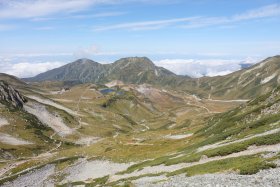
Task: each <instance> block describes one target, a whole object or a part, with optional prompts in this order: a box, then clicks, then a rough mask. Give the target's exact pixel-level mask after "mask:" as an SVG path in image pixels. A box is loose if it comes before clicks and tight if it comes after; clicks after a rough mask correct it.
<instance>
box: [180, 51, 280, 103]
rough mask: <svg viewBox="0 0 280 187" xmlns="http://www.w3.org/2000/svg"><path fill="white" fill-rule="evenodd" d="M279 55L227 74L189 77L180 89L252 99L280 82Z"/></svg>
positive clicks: (206, 95)
mask: <svg viewBox="0 0 280 187" xmlns="http://www.w3.org/2000/svg"><path fill="white" fill-rule="evenodd" d="M279 77H280V56H275V57H271V58H267V59H266V60H264V61H262V62H260V63H258V64H256V65H254V66H252V67H250V68H248V69H243V70H240V71H237V72H234V73H231V74H229V75H225V76H217V77H203V78H198V79H189V80H186V81H185V82H184V83H183V84H181V85H180V86H181V89H183V90H185V91H188V92H191V93H194V94H198V95H199V96H201V97H206V98H212V99H252V98H255V97H257V96H260V95H262V94H265V93H268V92H269V91H271V90H272V89H274V88H275V87H276V86H278V85H279V84H280V79H279Z"/></svg>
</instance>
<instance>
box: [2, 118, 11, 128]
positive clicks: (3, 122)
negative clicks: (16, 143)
mask: <svg viewBox="0 0 280 187" xmlns="http://www.w3.org/2000/svg"><path fill="white" fill-rule="evenodd" d="M4 125H9V122H8V121H7V120H6V119H5V118H0V127H2V126H4Z"/></svg>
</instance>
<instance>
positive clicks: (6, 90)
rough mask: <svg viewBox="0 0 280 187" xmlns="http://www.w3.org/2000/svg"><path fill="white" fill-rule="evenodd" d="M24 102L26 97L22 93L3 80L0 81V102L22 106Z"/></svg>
mask: <svg viewBox="0 0 280 187" xmlns="http://www.w3.org/2000/svg"><path fill="white" fill-rule="evenodd" d="M25 102H27V99H26V98H25V97H24V96H23V95H21V94H20V93H19V92H18V91H17V90H15V89H14V88H13V87H12V86H10V85H9V84H8V83H6V82H5V81H0V103H2V104H5V105H12V106H14V107H19V108H22V107H23V103H25Z"/></svg>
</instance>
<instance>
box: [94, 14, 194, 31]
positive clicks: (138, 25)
mask: <svg viewBox="0 0 280 187" xmlns="http://www.w3.org/2000/svg"><path fill="white" fill-rule="evenodd" d="M194 19H197V17H185V18H177V19H165V20H156V21H143V22H131V23H121V24H116V25H110V26H100V27H95V28H94V31H106V30H115V29H129V30H144V29H145V28H148V29H149V30H150V29H151V28H162V27H166V26H169V25H171V24H175V23H180V22H187V21H191V20H194Z"/></svg>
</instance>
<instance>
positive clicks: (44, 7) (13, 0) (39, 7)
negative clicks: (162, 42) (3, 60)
mask: <svg viewBox="0 0 280 187" xmlns="http://www.w3.org/2000/svg"><path fill="white" fill-rule="evenodd" d="M132 2H136V3H166V2H168V1H167V0H0V19H5V18H8V19H10V18H40V17H44V16H49V15H53V14H61V13H75V12H80V11H83V10H87V9H89V8H90V7H92V6H96V5H100V4H107V5H108V4H111V5H114V4H120V3H132ZM115 14H116V13H115ZM98 16H100V17H104V16H113V14H112V13H111V15H109V13H107V14H106V13H104V14H103V15H102V14H101V13H100V15H97V17H98Z"/></svg>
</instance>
